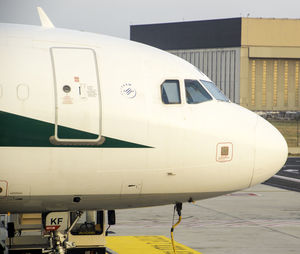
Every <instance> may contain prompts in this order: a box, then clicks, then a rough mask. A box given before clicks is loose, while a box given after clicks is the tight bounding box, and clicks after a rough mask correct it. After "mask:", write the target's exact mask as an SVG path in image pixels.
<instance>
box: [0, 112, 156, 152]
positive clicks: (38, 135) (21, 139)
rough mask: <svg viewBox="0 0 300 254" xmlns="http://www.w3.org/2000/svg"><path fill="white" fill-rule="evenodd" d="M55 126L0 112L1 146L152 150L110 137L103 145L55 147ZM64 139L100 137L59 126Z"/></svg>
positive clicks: (106, 138)
mask: <svg viewBox="0 0 300 254" xmlns="http://www.w3.org/2000/svg"><path fill="white" fill-rule="evenodd" d="M54 128H55V125H54V124H52V123H47V122H44V121H39V120H35V119H32V118H28V117H23V116H20V115H16V114H11V113H7V112H3V111H0V146H19V147H101V148H151V147H149V146H144V145H140V144H136V143H131V142H127V141H123V140H119V139H114V138H110V137H104V138H105V142H104V143H103V144H102V145H84V144H83V145H80V144H76V145H65V144H63V145H54V144H52V143H50V140H49V138H50V137H51V136H53V135H54ZM58 128H59V132H60V133H62V134H63V136H64V137H72V138H74V137H75V138H76V139H82V140H85V139H96V138H97V137H98V135H95V134H93V133H89V132H84V131H80V130H76V129H72V128H68V127H64V126H58Z"/></svg>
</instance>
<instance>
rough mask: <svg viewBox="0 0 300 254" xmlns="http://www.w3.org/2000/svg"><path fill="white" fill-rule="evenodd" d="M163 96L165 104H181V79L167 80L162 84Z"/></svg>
mask: <svg viewBox="0 0 300 254" xmlns="http://www.w3.org/2000/svg"><path fill="white" fill-rule="evenodd" d="M161 98H162V101H163V103H164V104H180V103H181V99H180V88H179V81H178V80H166V81H165V82H164V83H163V84H162V85H161Z"/></svg>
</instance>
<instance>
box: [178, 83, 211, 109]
mask: <svg viewBox="0 0 300 254" xmlns="http://www.w3.org/2000/svg"><path fill="white" fill-rule="evenodd" d="M184 83H185V94H186V101H187V103H188V104H197V103H201V102H204V101H209V100H212V97H211V96H210V95H209V93H208V92H207V91H206V90H205V89H204V88H203V86H202V85H201V84H200V83H199V81H197V80H190V79H186V80H184Z"/></svg>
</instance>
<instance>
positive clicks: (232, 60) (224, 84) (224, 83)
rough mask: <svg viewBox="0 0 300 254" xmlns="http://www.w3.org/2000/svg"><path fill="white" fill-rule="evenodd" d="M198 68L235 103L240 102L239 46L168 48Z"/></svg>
mask: <svg viewBox="0 0 300 254" xmlns="http://www.w3.org/2000/svg"><path fill="white" fill-rule="evenodd" d="M169 52H170V53H172V54H174V55H177V56H179V57H181V58H183V59H185V60H187V61H188V62H190V63H191V64H193V65H195V66H196V67H197V68H199V69H200V70H201V71H202V72H203V73H205V74H206V75H207V76H208V77H209V78H210V79H211V80H212V81H214V82H215V84H216V85H217V86H218V87H219V88H220V89H221V90H222V91H223V92H224V93H225V94H226V95H227V97H229V99H230V100H231V101H233V102H235V103H238V104H239V103H240V48H222V49H196V50H169Z"/></svg>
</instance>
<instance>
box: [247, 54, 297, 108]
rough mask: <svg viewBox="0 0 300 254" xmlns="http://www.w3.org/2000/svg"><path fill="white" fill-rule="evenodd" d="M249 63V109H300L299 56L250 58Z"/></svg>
mask: <svg viewBox="0 0 300 254" xmlns="http://www.w3.org/2000/svg"><path fill="white" fill-rule="evenodd" d="M249 63H250V64H249V81H248V87H249V95H250V98H249V99H250V101H249V104H248V105H249V108H250V109H253V110H284V111H286V110H299V109H300V107H299V105H300V102H299V95H300V90H299V72H300V59H270V58H268V59H263V58H251V59H250V62H249Z"/></svg>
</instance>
